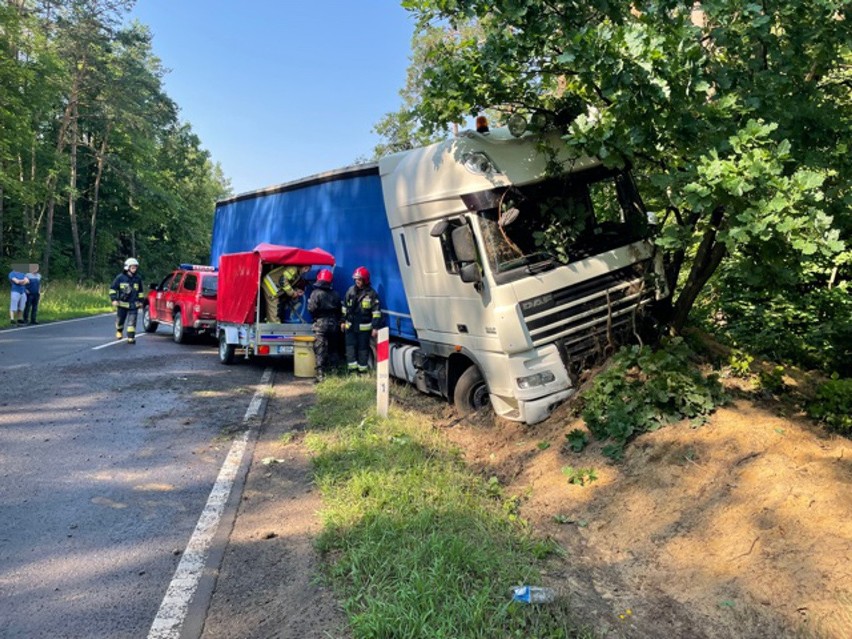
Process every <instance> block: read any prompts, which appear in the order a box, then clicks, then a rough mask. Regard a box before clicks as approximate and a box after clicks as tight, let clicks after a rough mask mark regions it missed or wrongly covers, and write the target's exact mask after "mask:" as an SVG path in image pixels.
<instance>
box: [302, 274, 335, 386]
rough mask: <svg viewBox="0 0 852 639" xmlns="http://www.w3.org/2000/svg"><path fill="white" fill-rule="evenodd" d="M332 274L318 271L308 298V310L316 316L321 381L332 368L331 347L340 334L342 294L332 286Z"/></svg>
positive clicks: (316, 345)
mask: <svg viewBox="0 0 852 639" xmlns="http://www.w3.org/2000/svg"><path fill="white" fill-rule="evenodd" d="M331 280H332V275H331V271H329V270H328V269H322V270H321V271H320V272H319V273H317V281H316V283H315V284H314V290H313V291H311V296H310V298H309V299H308V312H309V313H310V314H311V315H312V316H313V318H314V324H313V329H314V356H315V358H316V365H317V377H316V380H317V381H318V382H321V381H322V380H323V379H324V378H325V375H326V373H328V372H329V371H330V370H331V364H332V361H331V357H330V353H329V347H330V346H331V347H333V345H334V341H335V338H336V337H337V336H338V335H339V333H338V332H337V327H338V325H339V324H340V295H338V294H337V292H336V291H335V290H334V289H332V288H331Z"/></svg>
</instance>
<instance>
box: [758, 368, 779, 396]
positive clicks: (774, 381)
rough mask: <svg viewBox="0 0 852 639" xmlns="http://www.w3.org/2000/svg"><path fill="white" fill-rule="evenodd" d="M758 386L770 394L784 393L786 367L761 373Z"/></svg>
mask: <svg viewBox="0 0 852 639" xmlns="http://www.w3.org/2000/svg"><path fill="white" fill-rule="evenodd" d="M757 379H758V384H759V387H760V388H761V390H764V391H767V392H769V393H773V394H778V393H781V392H782V391H784V389H785V387H786V385H785V384H784V367H783V366H777V365H776V366H773V367H772V368H770V369H769V370H766V371H760V372H759V373H758V375H757Z"/></svg>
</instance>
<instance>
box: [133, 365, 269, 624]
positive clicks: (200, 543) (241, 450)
mask: <svg viewBox="0 0 852 639" xmlns="http://www.w3.org/2000/svg"><path fill="white" fill-rule="evenodd" d="M272 377H273V369H272V368H267V369H266V370H265V371H264V372H263V376H262V377H261V379H260V383H261V388H259V389H258V390H257V392H256V393H255V394H254V397H252V400H251V402H250V403H249V406H248V408H247V409H246V413H245V416H244V417H243V424H247V425H248V428H247V429H246V430H245V431H244V432H243V433H242V435H241V436H240V437H238V438H237V439H235V440H234V441H233V443H232V444H231V449H230V450H229V451H228V455H227V456H226V457H225V461H224V462H223V463H222V467H221V469H220V470H219V475H218V476H217V477H216V482H215V483H214V484H213V488H212V490H211V491H210V496H209V497H208V498H207V503H206V504H205V506H204V510H202V512H201V516H200V517H199V518H198V523H197V524H196V526H195V530H194V531H193V533H192V536H191V537H190V540H189V543H188V544H187V546H186V549H185V550H184V552H183V555H182V556H181V560H180V563H179V564H178V567H177V569H176V570H175V573H174V576H173V577H172V580H171V582H170V583H169V587H168V588H167V589H166V594H165V596H164V597H163V601H162V603H161V604H160V608H159V610H158V611H157V616H156V617H155V618H154V621H153V623H152V624H151V629H150V630H149V632H148V639H178V638H185V637H199V636H200V635H201V630H202V629H203V625H204V615H203V614H200V615H199V614H198V613H196V612H193V614H190V605H191V604H192V607H193V610H196V609H200V610H203V611H204V612H206V610H207V606H208V604H209V599H210V596H211V595H212V591H213V586H214V585H215V579H216V573H218V570H219V565H220V564H221V561H222V556H223V555H224V550H225V548H224V547H225V545H226V543H225V542H227V536H228V535H230V531H231V529H232V528H233V525H234V520H235V519H236V514H237V506H238V505H239V497H241V496H242V491H243V486H244V485H245V480H246V475H247V472H248V467H249V464H248V463H246V460H249V461H251V457H252V454H249V455H246V451H249V452H250V453H253V451H254V445H255V443H256V442H257V435H258V431H259V428H258V425H259V422H260V421H261V420H262V419H263V414H264V413H265V411H266V405H267V403H268V401H269V389H270V388H271V386H272ZM257 418H259V419H257ZM235 487H236V488H237V490H234V488H235ZM235 496H236V499H235ZM226 512H227V516H226ZM225 523H227V524H228V525H227V526H224V525H223V524H225ZM223 531H227V535H225V536H224V541H223ZM214 539H215V540H216V543H215V544H214ZM202 579H203V580H204V581H205V584H206V586H205V588H203V589H201V588H200V587H199V586H200V584H201V582H202ZM199 595H203V597H201V596H199ZM202 602H203V608H201V605H202ZM199 617H200V619H199ZM190 618H192V621H191V623H185V622H187V621H188V620H190ZM185 626H186V627H185Z"/></svg>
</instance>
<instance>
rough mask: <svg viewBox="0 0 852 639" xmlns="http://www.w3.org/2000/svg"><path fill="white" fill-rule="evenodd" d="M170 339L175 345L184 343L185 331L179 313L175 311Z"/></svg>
mask: <svg viewBox="0 0 852 639" xmlns="http://www.w3.org/2000/svg"><path fill="white" fill-rule="evenodd" d="M172 339H173V340H174V341H175V343H177V344H183V343H184V342H186V329H184V327H183V316H182V315H181V313H180V311H177V312H176V313H175V315H174V320H173V322H172Z"/></svg>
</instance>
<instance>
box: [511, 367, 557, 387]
mask: <svg viewBox="0 0 852 639" xmlns="http://www.w3.org/2000/svg"><path fill="white" fill-rule="evenodd" d="M555 379H556V376H555V375H554V374H553V373H551V372H550V371H544V372H543V373H536V374H535V375H527V376H526V377H519V378H518V388H520V389H522V390H526V389H528V388H535V387H536V386H544V385H545V384H549V383H550V382H552V381H553V380H555Z"/></svg>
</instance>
